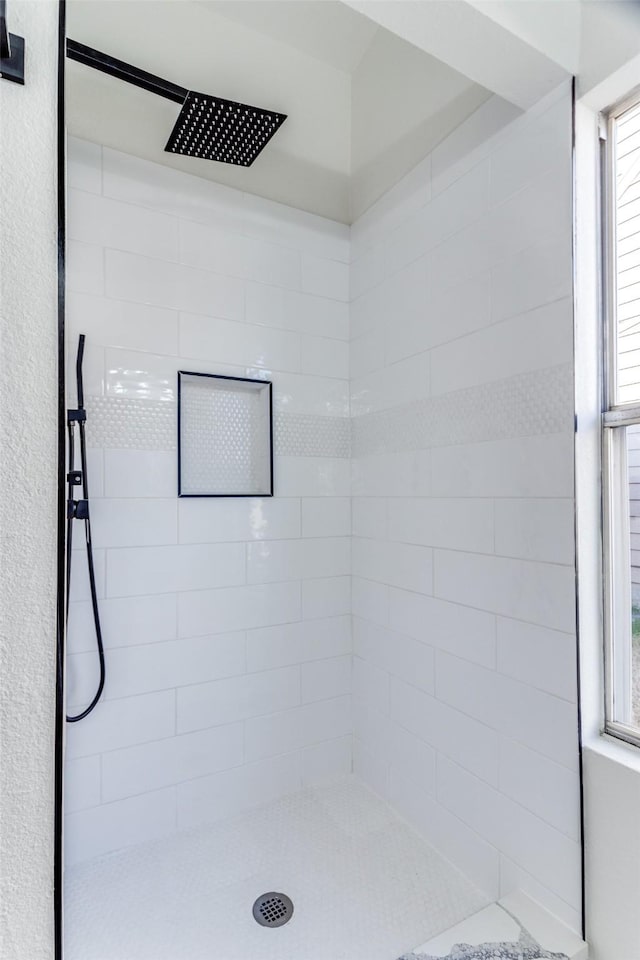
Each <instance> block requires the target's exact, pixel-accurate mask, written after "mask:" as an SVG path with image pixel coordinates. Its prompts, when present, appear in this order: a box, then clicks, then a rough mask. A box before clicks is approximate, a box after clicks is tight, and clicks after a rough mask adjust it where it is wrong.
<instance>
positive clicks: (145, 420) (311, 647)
mask: <svg viewBox="0 0 640 960" xmlns="http://www.w3.org/2000/svg"><path fill="white" fill-rule="evenodd" d="M68 225H69V238H70V242H69V251H68V266H69V273H68V311H67V323H68V357H69V399H70V401H73V399H74V396H75V387H74V381H73V373H74V360H75V349H76V344H77V336H78V334H79V333H85V334H86V336H87V347H86V351H85V364H84V373H85V392H86V402H87V407H88V411H89V415H88V436H89V443H90V450H89V468H90V477H89V480H90V492H91V501H92V504H91V509H92V518H93V533H94V546H95V559H96V567H97V574H98V590H99V595H100V598H101V604H100V609H101V614H102V623H103V631H104V639H105V648H106V661H107V680H106V685H105V690H104V696H103V699H102V701H101V703H100V704H99V706H98V707H97V709H96V710H95V711H94V713H93V714H92V715H91V716H90V717H88V718H87V719H85V720H84V721H82V722H81V723H78V724H72V725H69V726H68V728H67V757H68V761H67V777H66V813H67V827H66V831H65V842H66V851H67V862H68V863H73V862H75V861H77V860H80V859H84V858H88V857H91V856H94V855H97V854H101V853H105V852H108V851H110V850H115V849H118V848H120V847H123V846H127V845H129V844H134V843H137V842H139V841H141V840H143V839H150V838H154V837H160V836H164V835H167V834H170V833H172V832H174V831H176V830H177V829H183V828H188V827H191V826H193V825H195V824H199V823H203V822H206V821H207V820H216V819H219V818H223V817H224V816H227V815H229V814H230V813H235V812H237V811H238V810H241V809H243V808H246V807H248V806H250V805H252V804H257V803H260V802H262V801H266V800H269V799H272V798H274V797H277V796H279V795H280V794H282V793H286V792H289V791H291V790H295V789H297V788H300V787H302V786H304V785H307V784H317V783H319V782H321V781H322V780H323V779H326V778H331V777H335V776H338V775H343V774H345V773H349V772H351V768H352V749H351V744H352V737H351V734H352V722H351V666H352V664H351V659H352V658H351V652H352V645H351V625H350V619H349V614H350V612H351V586H350V576H351V560H350V538H351V501H350V492H351V491H350V474H349V455H350V423H349V380H348V378H349V303H348V278H349V263H348V260H349V229H348V228H347V227H344V226H341V225H338V224H335V223H332V222H330V221H325V220H322V219H321V218H319V217H313V216H310V215H308V214H305V213H302V212H299V211H295V210H291V209H289V208H286V207H282V206H279V205H278V204H271V203H266V202H265V201H263V200H261V199H259V198H256V197H251V196H248V195H245V194H242V193H240V192H238V191H233V190H226V189H222V188H220V187H218V186H216V185H215V184H213V183H209V182H206V181H203V180H201V179H199V178H195V177H190V176H186V175H184V174H182V173H175V172H173V171H169V170H166V169H165V168H163V167H160V166H158V165H156V164H153V163H148V162H146V161H143V160H139V159H136V158H133V157H129V156H126V155H124V154H121V153H118V152H116V151H113V150H109V149H107V148H102V147H100V146H98V145H96V144H91V143H86V142H83V141H79V140H76V139H74V138H70V139H69V216H68ZM179 369H186V370H196V371H203V372H209V373H222V374H230V375H237V376H243V377H244V376H248V377H256V378H262V379H273V381H274V409H275V418H274V420H275V424H274V426H275V437H274V440H275V453H276V460H275V491H276V496H275V497H274V498H273V499H269V498H265V499H260V498H248V499H193V500H191V499H190V500H185V499H183V500H178V499H177V496H176V495H177V476H176V474H177V466H176V382H177V371H178V370H179ZM81 539H82V538H81V537H80V536H78V535H77V541H76V548H77V549H76V550H75V551H74V564H73V574H74V576H73V585H72V592H71V605H70V618H69V641H68V658H67V698H68V708H69V712H77V711H78V710H79V709H81V708H82V706H84V704H86V703H87V701H88V699H89V698H90V697H91V696H92V693H93V690H94V689H95V684H96V682H97V676H98V674H97V660H96V655H95V641H94V634H93V622H92V616H91V606H90V601H89V593H88V583H87V576H86V559H85V555H84V547H83V545H82V543H81Z"/></svg>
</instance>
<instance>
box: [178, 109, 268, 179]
mask: <svg viewBox="0 0 640 960" xmlns="http://www.w3.org/2000/svg"><path fill="white" fill-rule="evenodd" d="M286 119H287V116H286V114H284V113H274V112H273V111H272V110H263V109H261V108H260V107H252V106H250V105H249V104H247V103H236V101H235V100H223V99H222V97H210V96H208V94H206V93H194V92H193V91H189V93H188V94H187V96H186V98H185V101H184V103H183V105H182V110H181V111H180V114H179V116H178V119H177V120H176V124H175V126H174V128H173V130H172V131H171V136H170V137H169V140H168V142H167V145H166V147H165V150H166V151H167V153H181V154H184V155H185V156H187V157H202V158H203V159H205V160H218V161H220V162H221V163H235V164H237V165H238V166H241V167H249V166H251V164H252V163H253V161H254V160H255V159H256V157H257V156H258V154H259V153H260V151H261V150H262V149H263V148H264V147H265V146H266V145H267V143H268V142H269V140H270V139H271V137H272V136H273V135H274V133H275V132H276V130H277V129H278V128H279V127H280V126H281V125H282V124H283V123H284V121H285V120H286Z"/></svg>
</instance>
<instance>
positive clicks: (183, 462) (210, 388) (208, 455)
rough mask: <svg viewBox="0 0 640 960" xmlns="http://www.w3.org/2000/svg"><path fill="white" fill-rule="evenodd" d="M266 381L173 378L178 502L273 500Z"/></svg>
mask: <svg viewBox="0 0 640 960" xmlns="http://www.w3.org/2000/svg"><path fill="white" fill-rule="evenodd" d="M272 420H273V416H272V387H271V382H270V381H267V380H250V379H245V378H241V377H224V376H219V375H217V374H210V373H193V372H190V371H185V370H180V371H179V372H178V496H180V497H271V496H273V423H272Z"/></svg>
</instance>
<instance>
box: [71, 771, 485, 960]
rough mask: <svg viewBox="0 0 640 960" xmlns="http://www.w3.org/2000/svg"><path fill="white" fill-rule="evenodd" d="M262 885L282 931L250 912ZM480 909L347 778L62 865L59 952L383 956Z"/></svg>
mask: <svg viewBox="0 0 640 960" xmlns="http://www.w3.org/2000/svg"><path fill="white" fill-rule="evenodd" d="M267 890H277V891H282V892H284V893H287V894H288V895H289V896H290V897H291V898H292V899H293V902H294V905H295V911H294V915H293V917H292V919H291V920H290V921H289V923H287V924H286V926H283V927H280V928H278V929H268V928H264V927H260V926H259V925H258V924H257V923H256V922H255V920H254V919H253V916H252V912H251V908H252V905H253V902H254V900H255V899H256V897H257V896H259V895H260V894H261V893H264V892H265V891H267ZM486 903H487V899H486V898H485V897H484V896H483V895H482V894H481V893H480V892H479V891H478V890H477V889H476V888H475V887H474V886H473V885H472V884H471V883H470V882H469V881H468V880H467V879H466V878H465V877H464V876H463V875H462V874H461V873H459V872H458V871H456V870H455V869H454V868H453V867H452V866H451V865H450V864H449V863H448V862H447V861H446V860H444V859H443V858H442V857H441V856H440V855H439V854H438V853H436V851H435V850H433V848H431V847H430V846H429V845H428V844H426V843H425V842H424V841H422V840H421V839H420V838H419V837H418V836H417V835H416V833H415V832H414V831H413V830H412V829H411V828H410V827H409V826H408V825H407V824H406V823H405V822H404V821H403V820H401V819H400V818H399V817H398V816H397V815H396V814H395V813H394V812H393V811H392V810H391V809H390V808H389V807H388V806H387V805H386V804H385V803H384V802H383V801H381V800H380V799H379V798H378V797H377V796H375V794H373V793H372V792H371V791H370V790H369V789H368V788H367V787H365V786H364V785H363V784H361V783H360V782H359V781H357V780H356V779H354V778H351V777H349V778H346V779H343V780H340V781H337V782H335V783H332V784H330V785H327V786H323V787H317V788H314V789H310V790H305V791H303V792H301V793H298V794H295V795H292V796H288V797H285V798H283V799H280V800H277V801H275V802H272V803H269V804H266V805H264V806H261V807H258V808H256V809H255V810H253V811H251V812H250V813H246V814H243V815H242V816H239V817H237V818H234V819H232V820H227V821H225V822H221V823H217V824H214V825H212V826H209V827H206V828H201V829H198V830H193V831H189V832H188V833H182V834H178V835H175V836H173V837H171V838H169V839H166V840H162V841H154V842H152V843H145V844H140V845H139V846H136V847H133V848H129V849H127V850H125V851H123V852H119V853H113V854H109V855H107V856H103V857H100V858H97V859H95V860H93V861H89V862H86V863H82V864H79V865H77V866H74V867H72V868H70V869H69V870H68V871H67V874H66V882H65V941H66V950H65V960H395V958H397V957H399V956H400V955H401V954H402V953H403V952H405V951H407V950H410V949H412V948H414V947H415V946H416V944H418V943H422V942H424V941H425V940H427V939H429V938H430V937H432V936H435V935H436V934H437V933H440V932H441V931H443V930H446V929H448V928H449V927H451V926H453V925H454V924H456V923H458V922H459V921H460V920H462V919H464V918H465V917H468V916H470V915H471V914H473V913H474V912H475V911H477V910H480V909H481V908H482V907H483V906H485V904H486Z"/></svg>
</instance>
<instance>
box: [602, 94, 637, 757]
mask: <svg viewBox="0 0 640 960" xmlns="http://www.w3.org/2000/svg"><path fill="white" fill-rule="evenodd" d="M635 105H639V106H640V88H639V89H636V90H634V91H633V93H631V94H629V95H628V96H626V97H625V98H624V99H623V100H621V101H619V102H618V103H616V104H615V106H613V107H612V108H611V109H609V110H607V111H606V113H605V114H603V115H602V116H601V125H600V129H601V142H602V151H601V175H602V186H601V194H602V217H601V224H602V292H603V298H602V299H603V320H604V322H603V341H604V344H603V359H604V363H603V367H604V370H603V392H604V396H603V414H602V494H603V589H604V598H603V600H604V686H605V691H604V693H605V697H604V732H605V733H608V734H610V735H611V736H614V737H617V738H619V739H621V740H625V741H626V742H627V743H630V744H633V745H634V746H637V747H640V726H638V727H636V726H633V725H632V724H628V723H624V722H622V721H620V720H616V719H615V714H616V713H617V714H618V716H619V715H620V712H621V711H620V704H622V710H623V711H624V712H625V714H626V715H628V714H629V712H630V707H631V697H632V675H631V674H632V671H631V665H632V628H631V599H632V598H631V577H630V574H629V571H630V525H629V510H628V502H629V489H628V472H627V456H626V454H627V450H626V443H625V430H624V427H625V426H631V425H635V424H637V425H640V402H637V403H617V382H616V381H617V292H618V291H617V264H616V157H615V135H614V125H615V123H616V121H617V119H618V118H619V117H620V116H621V115H622V114H623V113H625V112H626V111H627V110H629V109H630V108H631V107H633V106H635ZM616 705H617V709H616Z"/></svg>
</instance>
